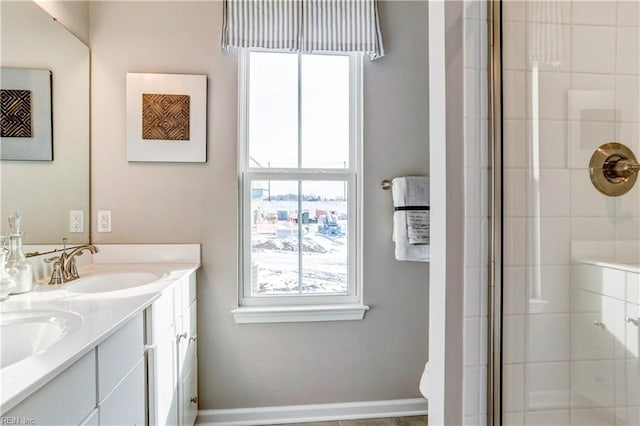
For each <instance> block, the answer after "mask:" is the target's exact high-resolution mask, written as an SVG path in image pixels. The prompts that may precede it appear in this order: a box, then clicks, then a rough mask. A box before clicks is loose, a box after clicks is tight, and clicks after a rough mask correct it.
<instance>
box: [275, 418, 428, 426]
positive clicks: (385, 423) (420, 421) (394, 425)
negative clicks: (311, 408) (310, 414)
mask: <svg viewBox="0 0 640 426" xmlns="http://www.w3.org/2000/svg"><path fill="white" fill-rule="evenodd" d="M283 426H427V416H415V417H392V418H388V419H361V420H340V421H334V422H315V423H290V424H287V425H283Z"/></svg>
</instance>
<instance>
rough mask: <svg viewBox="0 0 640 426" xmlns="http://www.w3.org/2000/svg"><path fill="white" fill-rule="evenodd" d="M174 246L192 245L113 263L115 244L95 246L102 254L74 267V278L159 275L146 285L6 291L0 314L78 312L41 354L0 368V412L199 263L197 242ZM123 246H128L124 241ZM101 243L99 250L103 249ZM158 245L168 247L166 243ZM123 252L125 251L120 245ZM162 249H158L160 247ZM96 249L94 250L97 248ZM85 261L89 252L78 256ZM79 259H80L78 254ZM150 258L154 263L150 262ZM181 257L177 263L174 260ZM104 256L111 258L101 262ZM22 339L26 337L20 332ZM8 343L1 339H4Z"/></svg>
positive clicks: (131, 315) (85, 351)
mask: <svg viewBox="0 0 640 426" xmlns="http://www.w3.org/2000/svg"><path fill="white" fill-rule="evenodd" d="M178 246H179V247H185V246H197V250H191V252H192V253H193V252H196V251H197V256H194V257H192V256H186V257H184V258H182V259H175V258H173V259H172V258H171V256H165V257H162V256H161V257H160V258H156V259H151V258H149V256H146V255H145V256H127V260H133V261H139V260H144V261H145V263H129V262H126V263H117V261H119V260H122V259H120V258H118V256H113V253H114V250H113V248H114V247H116V246H111V247H107V246H98V247H99V249H100V250H101V252H105V255H102V256H100V255H94V257H93V262H94V263H92V264H85V265H81V266H79V268H78V269H79V273H80V277H81V278H84V277H90V276H93V275H101V274H110V273H122V272H151V273H154V274H156V275H159V276H160V278H159V279H158V280H157V281H154V282H152V283H149V284H145V285H140V286H136V287H131V288H128V289H124V290H117V291H108V292H100V293H76V292H72V291H71V288H69V289H66V288H65V287H66V286H68V285H72V284H73V283H74V282H73V281H72V282H71V283H69V284H64V285H61V286H49V285H47V284H46V283H40V284H38V285H37V286H35V287H34V291H32V292H29V293H25V294H20V295H12V296H10V297H9V299H8V300H6V301H4V302H2V303H1V304H0V315H2V314H5V313H9V312H16V311H17V312H25V311H71V312H75V313H77V314H79V315H80V316H82V324H81V325H80V326H79V328H78V329H77V330H76V331H75V332H72V333H70V334H68V335H66V336H64V337H63V338H62V339H61V340H59V341H58V342H56V343H54V344H53V345H52V346H50V347H49V348H48V349H46V350H44V351H43V352H42V353H40V354H38V355H35V356H31V357H28V358H26V359H23V360H21V361H18V362H16V363H15V364H12V365H9V366H7V367H5V368H3V369H1V370H0V407H1V408H0V411H1V412H2V414H4V413H6V412H7V411H8V410H10V409H11V408H13V407H14V406H16V405H17V404H18V403H20V402H21V401H22V400H23V399H25V398H26V397H27V396H29V395H30V394H32V393H33V392H35V391H36V390H37V389H39V388H40V387H41V386H43V385H44V384H46V383H47V382H48V381H50V380H51V379H53V378H54V377H55V376H56V375H57V374H59V373H60V372H62V371H63V370H64V369H66V368H67V367H69V366H70V365H71V364H73V363H74V362H75V361H77V360H78V359H80V358H81V357H82V356H83V355H85V354H86V353H88V352H89V351H90V350H91V349H92V348H94V347H95V346H96V345H98V344H99V343H100V342H102V341H104V340H105V339H106V338H107V337H109V336H110V335H111V334H112V333H113V332H114V331H116V330H117V329H118V328H119V327H120V326H121V325H123V324H124V323H125V322H126V321H127V320H129V319H130V318H132V317H133V316H135V315H136V314H137V313H139V312H141V311H142V310H144V309H145V308H147V307H148V306H149V305H150V304H151V303H152V302H153V301H154V300H155V299H156V298H158V297H159V296H160V293H161V292H162V290H164V289H165V288H167V287H168V286H170V285H171V284H173V283H174V282H175V281H176V280H179V279H180V278H182V277H184V276H185V275H188V274H190V273H191V272H193V271H195V270H196V269H198V268H199V267H200V259H199V245H178ZM124 247H126V248H127V250H131V247H137V246H124ZM140 247H144V250H148V249H149V247H151V246H147V245H145V246H140ZM103 248H104V250H103ZM162 248H164V249H167V248H170V246H168V245H164V246H162ZM124 251H125V252H126V250H124ZM160 251H162V250H160ZM99 254H100V253H99ZM81 257H83V258H85V261H86V260H88V259H87V258H90V256H85V255H83V256H81ZM79 260H80V259H79ZM152 260H156V261H157V262H158V263H156V262H153V261H152ZM176 260H182V262H180V263H178V262H175V261H176ZM105 261H107V262H109V261H115V262H113V263H106V262H105ZM25 338H26V339H28V338H29V336H25ZM7 343H8V342H4V341H3V342H2V344H7Z"/></svg>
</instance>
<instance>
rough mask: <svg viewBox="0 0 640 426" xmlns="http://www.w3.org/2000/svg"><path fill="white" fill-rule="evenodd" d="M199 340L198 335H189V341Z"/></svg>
mask: <svg viewBox="0 0 640 426" xmlns="http://www.w3.org/2000/svg"><path fill="white" fill-rule="evenodd" d="M197 340H198V336H196V335H193V336H191V337H189V342H196V341H197Z"/></svg>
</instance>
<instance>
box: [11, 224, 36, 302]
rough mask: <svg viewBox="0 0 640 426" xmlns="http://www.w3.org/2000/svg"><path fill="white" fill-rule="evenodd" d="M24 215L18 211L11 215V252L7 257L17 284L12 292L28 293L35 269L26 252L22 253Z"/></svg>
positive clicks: (31, 287)
mask: <svg viewBox="0 0 640 426" xmlns="http://www.w3.org/2000/svg"><path fill="white" fill-rule="evenodd" d="M21 220H22V217H21V216H20V215H19V214H18V213H13V214H12V215H11V216H9V229H10V231H11V233H10V234H9V244H10V246H9V247H10V250H11V251H10V253H9V257H8V258H7V265H6V267H7V269H8V270H11V269H13V275H14V276H15V278H16V281H17V284H16V286H15V288H14V289H13V291H12V292H11V294H18V293H26V292H27V291H31V290H32V289H33V269H32V268H31V265H30V264H28V263H27V260H26V258H25V257H24V253H22V235H24V234H23V233H22V232H21V231H20V225H21V224H20V222H21Z"/></svg>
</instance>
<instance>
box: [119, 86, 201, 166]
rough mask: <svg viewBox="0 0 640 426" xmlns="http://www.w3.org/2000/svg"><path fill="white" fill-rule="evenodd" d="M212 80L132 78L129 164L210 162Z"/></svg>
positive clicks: (128, 147) (128, 115)
mask: <svg viewBox="0 0 640 426" xmlns="http://www.w3.org/2000/svg"><path fill="white" fill-rule="evenodd" d="M206 147H207V76H206V75H186V74H142V73H128V74H127V160H128V161H166V162H206V161H207V149H206Z"/></svg>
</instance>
